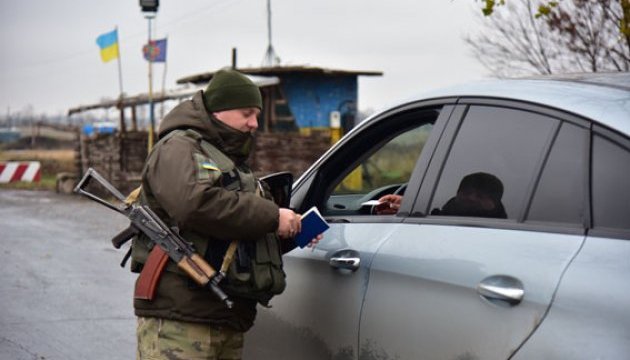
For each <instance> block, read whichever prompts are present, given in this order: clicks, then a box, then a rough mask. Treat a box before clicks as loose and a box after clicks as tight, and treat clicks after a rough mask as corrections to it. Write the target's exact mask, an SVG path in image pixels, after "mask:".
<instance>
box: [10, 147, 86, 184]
mask: <svg viewBox="0 0 630 360" xmlns="http://www.w3.org/2000/svg"><path fill="white" fill-rule="evenodd" d="M0 161H39V162H40V163H41V173H42V176H41V180H40V182H38V183H34V182H33V183H31V182H13V183H7V184H0V189H23V190H54V189H55V185H56V182H57V173H60V172H75V171H76V170H75V167H74V151H73V150H4V151H0Z"/></svg>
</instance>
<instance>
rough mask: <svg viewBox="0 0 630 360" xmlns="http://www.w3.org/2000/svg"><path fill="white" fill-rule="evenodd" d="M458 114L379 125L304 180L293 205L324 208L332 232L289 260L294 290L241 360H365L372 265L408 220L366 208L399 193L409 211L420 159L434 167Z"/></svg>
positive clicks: (406, 116) (402, 114)
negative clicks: (363, 329) (364, 319)
mask: <svg viewBox="0 0 630 360" xmlns="http://www.w3.org/2000/svg"><path fill="white" fill-rule="evenodd" d="M451 110H452V106H450V107H446V108H444V107H443V105H442V103H423V104H413V105H409V106H406V107H402V108H399V109H396V110H394V111H391V112H389V113H387V114H384V115H382V116H379V117H376V118H375V119H372V120H370V121H369V123H367V124H364V126H362V127H361V128H360V129H357V131H354V132H353V134H350V135H349V136H347V137H345V138H344V139H342V141H341V142H340V143H339V144H338V146H336V147H335V148H334V149H333V150H332V151H330V152H329V153H328V154H327V155H326V156H324V158H323V160H322V161H320V162H319V163H318V164H317V165H316V166H315V167H314V168H312V169H311V170H310V171H309V172H307V173H306V174H305V175H304V176H303V177H302V178H301V179H300V180H298V182H297V183H296V186H295V187H294V192H293V199H292V204H293V206H294V207H295V208H296V209H297V210H298V211H299V212H304V211H306V210H307V209H308V208H310V207H311V206H317V207H318V209H319V211H320V212H321V213H322V215H323V216H324V217H325V218H326V219H327V221H328V222H329V224H330V229H329V230H328V231H326V232H325V233H324V238H323V239H322V240H321V241H320V243H319V244H318V245H317V247H316V248H314V249H308V248H304V249H299V248H297V249H295V250H293V251H291V252H290V253H288V254H286V255H285V256H284V268H285V271H286V273H287V288H286V290H285V292H284V293H283V294H282V295H280V296H277V297H275V298H274V299H273V300H272V307H271V308H269V309H261V310H260V311H259V314H258V318H257V320H256V324H255V326H254V327H253V329H252V330H251V331H250V332H248V333H247V335H246V339H245V353H244V357H246V358H247V357H251V358H257V359H336V360H340V359H358V354H359V352H358V342H359V335H358V333H359V321H360V314H361V307H362V304H363V298H364V294H365V290H366V288H367V284H368V281H369V267H370V263H371V261H372V256H373V254H374V253H376V251H377V249H378V248H379V246H381V244H382V243H383V242H385V241H386V240H387V239H389V238H390V236H391V234H392V233H394V232H395V231H396V229H397V227H399V226H400V223H401V222H402V221H403V219H404V215H403V213H402V212H401V213H400V214H401V215H400V216H392V215H375V214H373V213H372V209H373V206H372V205H369V204H365V203H366V202H367V201H369V200H376V199H378V198H379V197H381V196H382V195H384V194H387V193H393V192H398V193H399V194H400V195H401V196H403V197H404V199H405V200H404V201H403V207H404V206H406V207H407V208H408V210H409V209H410V208H411V203H412V202H413V199H414V198H415V197H416V193H417V190H418V187H417V185H413V183H415V184H419V183H420V181H419V180H412V179H415V178H417V177H418V176H420V175H419V174H417V173H415V172H414V169H416V165H417V163H418V161H419V160H418V159H423V160H422V161H425V162H426V163H428V159H429V158H430V155H431V153H432V151H433V149H434V147H435V145H436V144H437V137H438V136H439V134H440V133H441V131H442V130H443V125H439V124H444V123H445V119H446V118H447V117H448V115H449V114H450V111H451ZM440 126H442V127H440ZM424 168H425V169H426V166H425V167H424ZM407 184H409V185H407ZM406 199H411V201H407V200H406ZM408 210H407V213H408V212H409V211H408Z"/></svg>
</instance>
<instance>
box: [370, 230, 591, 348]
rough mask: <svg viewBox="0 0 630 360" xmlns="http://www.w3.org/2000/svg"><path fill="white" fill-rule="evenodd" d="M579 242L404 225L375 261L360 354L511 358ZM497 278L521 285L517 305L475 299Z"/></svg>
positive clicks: (527, 234) (538, 317)
mask: <svg viewBox="0 0 630 360" xmlns="http://www.w3.org/2000/svg"><path fill="white" fill-rule="evenodd" d="M583 238H584V237H583V236H579V235H559V234H546V233H540V232H528V231H515V230H496V229H483V228H470V227H462V226H440V225H428V224H405V225H404V226H403V227H400V228H398V230H397V231H396V232H395V233H394V234H392V236H391V237H390V239H389V240H388V241H387V242H386V243H385V244H384V245H383V246H382V247H381V248H380V249H379V251H378V253H377V254H376V256H375V258H374V261H373V263H372V267H371V269H370V283H369V285H368V292H367V294H366V299H365V304H364V308H363V315H362V319H361V330H360V334H361V349H362V350H365V351H367V352H374V353H379V354H387V357H386V358H388V359H416V358H417V357H418V356H419V355H421V356H422V357H423V358H427V359H505V358H508V357H509V356H510V354H511V351H514V350H515V349H517V348H518V346H519V345H520V344H521V343H522V342H523V341H524V340H525V339H526V338H527V337H528V336H529V334H530V333H531V332H532V331H533V330H534V329H535V328H536V326H537V325H538V324H539V323H540V322H541V321H542V319H543V318H544V315H545V313H546V311H547V308H548V306H549V305H550V303H551V300H552V298H553V294H554V291H555V289H556V286H557V284H558V282H559V280H560V277H561V275H562V272H563V271H564V269H565V268H566V266H567V265H568V264H569V262H570V260H571V259H572V258H573V256H574V255H575V253H576V252H577V251H578V249H579V248H580V246H581V244H582V241H583ZM462 240H465V241H462ZM496 275H499V276H511V277H514V278H516V279H518V280H520V281H521V282H522V284H523V288H524V292H525V295H524V297H523V300H522V302H520V303H518V304H515V305H509V304H508V303H506V302H503V301H496V300H495V301H494V302H491V301H488V299H486V298H484V297H482V296H480V294H479V293H478V291H477V286H478V284H480V283H481V281H482V280H484V279H486V278H489V277H491V276H496ZM365 358H371V357H370V356H367V354H366V357H365Z"/></svg>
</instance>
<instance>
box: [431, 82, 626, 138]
mask: <svg viewBox="0 0 630 360" xmlns="http://www.w3.org/2000/svg"><path fill="white" fill-rule="evenodd" d="M625 74H627V75H625V76H626V77H627V78H629V79H630V73H625ZM578 85H579V86H578ZM627 86H628V87H627V88H617V87H606V86H602V85H596V84H590V83H588V84H585V83H579V84H577V83H574V82H570V81H557V80H487V81H479V82H473V83H468V84H462V85H457V86H453V87H448V88H444V89H438V90H435V91H431V92H426V93H423V94H422V95H421V96H420V97H419V98H423V99H433V98H441V97H452V96H454V95H455V96H457V97H459V98H465V97H490V98H495V99H505V100H518V101H526V102H531V103H536V104H541V105H545V106H547V107H551V108H555V109H559V110H564V111H568V112H570V113H573V114H576V115H579V116H582V117H586V118H588V119H591V120H594V121H596V122H598V123H600V124H602V125H604V126H607V127H610V128H611V129H614V130H617V131H619V132H622V133H626V134H628V133H630V120H629V119H628V113H630V85H627Z"/></svg>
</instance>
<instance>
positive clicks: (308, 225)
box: [295, 206, 330, 248]
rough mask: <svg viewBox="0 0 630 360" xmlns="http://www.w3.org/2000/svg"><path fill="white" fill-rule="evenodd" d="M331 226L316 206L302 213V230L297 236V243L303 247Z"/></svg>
mask: <svg viewBox="0 0 630 360" xmlns="http://www.w3.org/2000/svg"><path fill="white" fill-rule="evenodd" d="M328 228H330V226H329V225H328V223H327V222H326V220H324V218H323V217H322V214H320V213H319V210H317V208H316V207H315V206H313V207H312V208H310V209H309V210H308V211H307V212H305V213H304V214H303V215H302V231H300V233H299V234H297V236H296V237H295V243H296V244H297V245H298V246H299V247H301V248H303V247H305V246H306V245H308V243H310V242H311V240H313V239H314V238H315V237H316V236H317V235H319V234H321V233H323V232H324V231H326V230H328Z"/></svg>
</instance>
